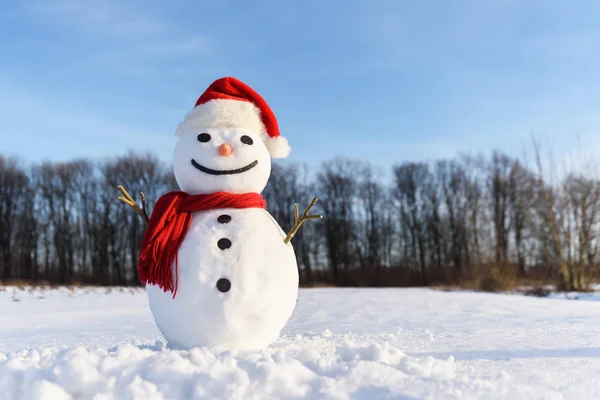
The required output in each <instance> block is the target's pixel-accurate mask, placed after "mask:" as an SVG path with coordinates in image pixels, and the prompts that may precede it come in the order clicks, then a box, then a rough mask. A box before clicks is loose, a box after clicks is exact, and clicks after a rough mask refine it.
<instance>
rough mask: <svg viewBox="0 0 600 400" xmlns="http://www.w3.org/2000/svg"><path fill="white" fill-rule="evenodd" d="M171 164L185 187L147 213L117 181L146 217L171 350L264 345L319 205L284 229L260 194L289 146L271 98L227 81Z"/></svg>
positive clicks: (159, 318) (151, 282)
mask: <svg viewBox="0 0 600 400" xmlns="http://www.w3.org/2000/svg"><path fill="white" fill-rule="evenodd" d="M176 135H177V136H178V137H179V140H178V142H177V144H176V146H175V150H174V156H173V171H174V174H175V178H176V181H177V183H178V185H179V188H180V190H179V191H173V192H170V193H167V194H165V195H163V196H162V197H161V198H160V199H159V200H158V201H157V203H156V204H155V206H154V208H153V210H152V215H151V217H150V218H148V217H147V214H146V211H145V201H144V196H143V193H142V207H141V208H140V207H139V206H137V203H136V202H135V201H134V200H133V199H132V198H131V196H130V195H129V194H128V193H127V192H126V190H125V189H124V188H123V187H122V186H119V189H120V190H121V192H122V193H123V196H121V197H119V198H120V199H121V200H122V201H123V202H125V203H126V204H128V205H130V206H131V207H133V208H134V210H135V211H136V212H138V214H140V215H141V216H142V217H143V218H144V219H145V220H146V222H147V223H148V226H147V229H146V232H145V234H144V238H143V240H142V245H141V249H140V258H139V262H138V272H139V275H140V279H141V280H142V282H143V283H144V284H145V285H146V292H147V295H148V302H149V306H150V310H151V312H152V315H153V317H154V320H155V323H156V325H157V327H158V329H159V330H160V332H161V333H162V334H163V336H164V337H165V338H166V339H167V341H168V342H169V346H171V347H172V348H180V349H189V348H192V347H198V346H207V347H213V348H223V349H238V350H247V349H257V348H264V347H267V346H268V345H269V344H271V343H272V342H273V341H275V340H276V339H277V338H278V337H279V334H280V332H281V330H282V328H283V327H284V326H285V324H286V323H287V321H288V319H289V318H290V316H291V315H292V312H293V311H294V308H295V305H296V299H297V295H298V267H297V264H296V256H295V254H294V249H293V247H292V245H291V243H290V240H291V238H292V237H293V235H294V233H295V232H296V231H297V230H298V228H299V227H300V225H301V224H302V222H304V221H306V220H310V219H316V218H320V217H321V216H313V215H309V211H310V209H311V208H312V206H313V205H314V203H315V202H316V198H315V199H313V202H312V203H311V205H310V206H309V207H308V208H307V209H306V211H305V212H304V213H303V215H302V216H301V217H300V216H299V215H298V208H297V205H295V214H296V224H295V225H294V227H293V228H292V231H291V232H290V233H289V234H286V233H285V232H284V231H283V230H282V229H281V227H280V226H279V224H278V223H277V222H276V221H275V220H274V219H273V217H272V216H271V215H270V214H269V213H268V212H267V211H266V202H265V200H264V199H263V197H262V196H261V195H260V193H261V192H262V190H263V189H264V188H265V186H266V184H267V181H268V179H269V176H270V173H271V157H273V158H285V157H287V156H288V154H289V153H290V147H289V145H288V142H287V140H286V139H285V138H284V137H282V136H281V135H280V133H279V128H278V124H277V120H276V118H275V115H274V113H273V111H272V110H271V109H270V108H269V106H268V104H267V103H266V102H265V100H264V99H263V98H262V97H261V96H260V95H259V94H258V93H256V92H255V91H254V90H253V89H251V88H250V87H249V86H247V85H246V84H244V83H243V82H241V81H239V80H237V79H235V78H232V77H226V78H221V79H218V80H216V81H215V82H213V83H212V84H211V85H210V86H209V87H208V88H207V89H206V91H205V92H204V93H203V94H202V95H201V96H200V97H199V99H198V101H197V102H196V104H195V106H194V108H193V109H192V110H191V111H190V112H189V113H188V114H187V115H186V116H185V118H184V120H183V122H182V123H181V124H179V126H178V128H177V130H176Z"/></svg>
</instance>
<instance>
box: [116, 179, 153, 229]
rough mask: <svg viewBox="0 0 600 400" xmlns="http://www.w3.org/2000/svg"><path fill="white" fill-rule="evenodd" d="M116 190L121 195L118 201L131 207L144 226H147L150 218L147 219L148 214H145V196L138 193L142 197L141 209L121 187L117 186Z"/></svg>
mask: <svg viewBox="0 0 600 400" xmlns="http://www.w3.org/2000/svg"><path fill="white" fill-rule="evenodd" d="M117 189H119V191H120V192H121V193H122V194H123V195H122V196H119V200H121V201H122V202H123V203H125V204H127V205H128V206H129V207H131V208H132V209H133V211H135V212H136V214H137V215H139V216H140V218H141V219H142V220H143V221H144V222H145V223H146V225H148V223H149V222H150V218H148V213H147V212H146V195H144V193H143V192H140V194H141V196H142V207H141V208H140V207H139V206H138V205H137V203H136V202H135V200H133V198H132V197H131V195H130V194H129V193H128V192H127V190H125V188H124V187H123V186H121V185H119V186H117Z"/></svg>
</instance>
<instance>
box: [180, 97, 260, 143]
mask: <svg viewBox="0 0 600 400" xmlns="http://www.w3.org/2000/svg"><path fill="white" fill-rule="evenodd" d="M202 128H244V129H249V130H252V131H254V132H257V133H258V134H261V135H262V134H266V132H265V127H264V125H263V123H262V121H261V120H260V110H259V109H258V107H256V106H255V105H254V104H252V103H250V102H247V101H238V100H221V99H218V100H211V101H209V102H207V103H204V104H200V105H198V106H196V107H194V108H193V109H192V110H191V111H190V112H188V113H187V115H186V116H185V118H184V119H183V122H182V123H180V124H179V126H178V127H177V130H176V131H175V135H177V136H181V135H183V134H184V133H187V132H190V131H196V130H198V129H202Z"/></svg>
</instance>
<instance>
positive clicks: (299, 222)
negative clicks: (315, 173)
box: [283, 197, 323, 244]
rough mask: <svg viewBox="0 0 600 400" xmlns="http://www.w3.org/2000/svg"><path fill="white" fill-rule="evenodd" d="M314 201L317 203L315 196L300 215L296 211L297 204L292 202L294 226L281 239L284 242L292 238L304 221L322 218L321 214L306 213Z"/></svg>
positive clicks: (286, 242)
mask: <svg viewBox="0 0 600 400" xmlns="http://www.w3.org/2000/svg"><path fill="white" fill-rule="evenodd" d="M316 203H317V197H314V198H313V199H312V201H311V202H310V204H309V206H308V207H307V208H306V210H304V213H302V216H300V215H299V213H298V204H297V203H296V204H294V219H295V223H294V226H292V229H291V230H290V233H288V234H287V236H286V237H285V239H283V242H284V243H285V244H288V243H289V242H290V241H291V240H292V239H293V237H294V236H295V235H296V233H297V232H298V229H300V226H301V225H302V224H303V223H304V222H305V221H310V220H316V219H321V218H323V216H322V215H309V214H308V213H309V212H310V210H311V209H312V208H313V207H314V206H315V204H316Z"/></svg>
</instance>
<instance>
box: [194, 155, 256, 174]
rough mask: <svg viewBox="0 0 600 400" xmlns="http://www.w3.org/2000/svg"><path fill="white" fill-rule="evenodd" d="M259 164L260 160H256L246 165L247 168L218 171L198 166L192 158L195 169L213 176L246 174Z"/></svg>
mask: <svg viewBox="0 0 600 400" xmlns="http://www.w3.org/2000/svg"><path fill="white" fill-rule="evenodd" d="M257 164H258V160H255V161H253V162H251V163H250V164H248V165H246V166H245V167H242V168H238V169H225V170H216V169H210V168H206V167H204V166H202V165H200V164H198V163H197V162H196V160H194V159H193V158H192V165H193V166H194V168H196V169H198V170H200V171H202V172H205V173H207V174H211V175H234V174H241V173H242V172H246V171H248V170H250V169H252V168H254V167H256V165H257Z"/></svg>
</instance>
